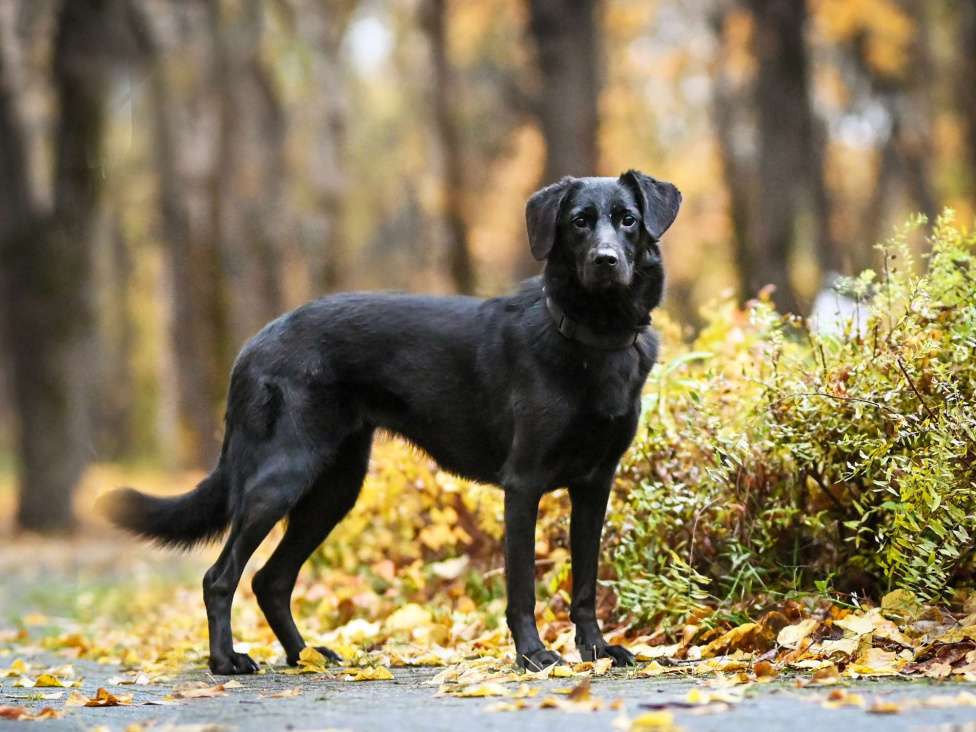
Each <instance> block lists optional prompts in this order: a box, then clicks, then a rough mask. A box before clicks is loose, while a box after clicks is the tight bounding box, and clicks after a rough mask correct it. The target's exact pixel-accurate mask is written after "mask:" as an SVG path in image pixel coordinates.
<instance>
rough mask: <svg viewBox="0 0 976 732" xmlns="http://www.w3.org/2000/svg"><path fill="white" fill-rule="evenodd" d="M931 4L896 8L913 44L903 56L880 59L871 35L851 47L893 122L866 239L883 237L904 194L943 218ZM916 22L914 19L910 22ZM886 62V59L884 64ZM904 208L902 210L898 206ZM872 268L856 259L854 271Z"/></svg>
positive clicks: (905, 3) (903, 0) (911, 1)
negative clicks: (935, 180) (936, 183)
mask: <svg viewBox="0 0 976 732" xmlns="http://www.w3.org/2000/svg"><path fill="white" fill-rule="evenodd" d="M926 6H927V3H926V2H923V0H897V2H895V3H893V5H892V9H893V10H896V11H898V12H900V14H901V15H900V17H902V18H904V19H905V20H906V22H907V23H908V27H909V30H908V36H909V40H908V41H907V42H906V43H905V44H904V46H905V48H904V50H903V55H902V54H899V55H898V56H895V57H893V58H889V56H888V55H884V56H878V54H877V52H872V51H873V48H874V47H873V45H872V44H871V43H870V37H871V36H870V34H869V33H868V32H864V31H862V32H859V33H855V34H854V35H853V36H852V38H851V43H850V45H851V47H852V51H853V54H854V57H855V59H856V62H857V65H858V68H859V69H860V71H861V73H862V74H864V76H865V77H866V79H867V80H868V85H869V87H870V91H871V93H872V95H873V97H874V98H875V99H876V100H877V101H878V102H879V103H880V104H881V106H882V108H883V109H884V110H885V113H886V115H887V118H888V130H887V134H886V135H885V137H884V141H883V143H882V145H881V149H880V150H879V152H878V157H879V161H878V166H877V172H876V173H875V176H874V188H873V190H872V192H871V196H870V198H869V200H868V203H867V206H866V208H865V212H864V216H863V228H862V231H861V240H862V241H864V242H877V241H879V240H880V239H881V238H882V235H883V233H884V229H885V226H886V225H887V224H889V223H890V221H891V217H890V216H886V214H889V213H890V211H891V210H893V209H896V203H897V201H898V197H897V193H898V191H899V189H901V190H903V191H904V193H905V198H907V199H908V201H909V202H910V203H909V205H910V206H912V208H913V209H914V210H916V211H919V212H921V213H924V214H925V215H926V216H928V217H929V220H934V219H935V217H936V215H937V214H938V204H937V203H936V195H935V191H934V190H933V186H932V175H931V171H930V167H931V163H932V160H933V157H934V155H933V150H932V130H931V125H932V101H931V88H932V71H933V68H932V58H931V50H930V48H929V40H928V39H929V34H928V13H927V7H926ZM909 19H910V20H909ZM881 59H885V60H883V61H882V60H881ZM898 208H900V207H898ZM870 265H871V261H870V259H865V258H861V259H859V260H858V259H855V262H854V267H853V269H863V268H864V267H868V266H870Z"/></svg>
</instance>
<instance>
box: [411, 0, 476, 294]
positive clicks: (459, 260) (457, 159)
mask: <svg viewBox="0 0 976 732" xmlns="http://www.w3.org/2000/svg"><path fill="white" fill-rule="evenodd" d="M447 16H448V6H447V2H446V0H426V2H425V3H424V4H423V6H422V7H421V21H420V22H421V25H422V26H423V29H424V32H425V33H426V34H427V41H428V43H429V44H430V54H431V66H432V70H433V74H432V78H431V95H432V96H433V108H434V124H435V126H436V129H437V137H438V140H439V142H440V148H441V149H440V152H441V159H442V165H443V174H442V176H441V198H442V206H443V209H444V223H445V225H446V228H447V235H448V270H449V272H450V275H451V280H452V281H453V283H454V287H455V289H456V290H457V291H458V292H463V293H471V292H473V291H474V286H475V275H474V267H473V265H472V263H471V251H470V246H469V243H468V225H467V222H466V221H465V218H464V196H465V191H466V190H467V189H466V186H465V181H464V156H463V154H462V151H461V138H460V131H459V130H458V122H457V112H456V110H455V108H454V105H456V104H458V101H459V100H458V96H459V93H460V89H459V88H458V85H457V83H456V80H455V73H454V70H453V69H452V68H451V62H450V59H449V58H448V43H447V23H448V17H447Z"/></svg>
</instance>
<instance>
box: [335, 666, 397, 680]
mask: <svg viewBox="0 0 976 732" xmlns="http://www.w3.org/2000/svg"><path fill="white" fill-rule="evenodd" d="M341 673H342V680H343V681H390V680H392V679H393V674H392V673H390V669H388V668H386V667H385V666H366V667H363V668H360V667H352V668H344V669H342V672H341Z"/></svg>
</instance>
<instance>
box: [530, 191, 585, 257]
mask: <svg viewBox="0 0 976 732" xmlns="http://www.w3.org/2000/svg"><path fill="white" fill-rule="evenodd" d="M575 180H576V179H575V178H572V177H570V176H566V177H565V178H562V179H561V180H560V181H559V182H557V183H552V184H551V185H548V186H546V187H545V188H540V189H539V190H538V191H536V192H535V193H533V194H532V195H531V196H530V197H529V200H528V201H527V202H526V204H525V228H526V230H527V231H528V233H529V249H530V250H531V251H532V256H533V257H535V258H536V260H538V261H540V262H541V261H542V260H543V259H545V258H546V257H548V256H549V252H551V251H552V247H553V246H554V245H555V243H556V221H557V220H558V218H559V209H560V207H561V206H562V205H563V200H565V198H566V193H568V192H569V189H570V187H571V186H572V184H573V181H575Z"/></svg>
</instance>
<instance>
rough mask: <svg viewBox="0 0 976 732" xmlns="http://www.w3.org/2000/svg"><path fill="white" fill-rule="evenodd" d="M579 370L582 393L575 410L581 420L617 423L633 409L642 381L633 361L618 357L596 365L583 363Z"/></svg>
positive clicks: (591, 362) (638, 368) (595, 363)
mask: <svg viewBox="0 0 976 732" xmlns="http://www.w3.org/2000/svg"><path fill="white" fill-rule="evenodd" d="M580 367H581V372H582V374H581V376H582V378H581V379H580V381H581V382H582V386H583V389H581V391H580V396H581V397H582V400H581V402H580V404H579V407H580V412H581V413H582V415H583V416H589V417H596V418H598V419H606V420H617V419H621V418H622V417H625V416H626V415H627V414H629V413H630V412H631V411H632V410H633V409H634V401H635V399H636V396H637V394H638V393H639V392H640V388H641V386H642V384H643V382H644V377H645V374H643V373H642V372H641V368H640V364H639V362H638V360H637V359H636V358H627V357H626V355H625V354H622V355H620V356H616V357H613V358H606V359H603V360H602V361H600V362H595V361H588V360H584V361H583V362H582V363H581V364H580Z"/></svg>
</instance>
